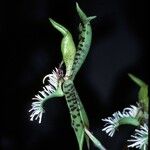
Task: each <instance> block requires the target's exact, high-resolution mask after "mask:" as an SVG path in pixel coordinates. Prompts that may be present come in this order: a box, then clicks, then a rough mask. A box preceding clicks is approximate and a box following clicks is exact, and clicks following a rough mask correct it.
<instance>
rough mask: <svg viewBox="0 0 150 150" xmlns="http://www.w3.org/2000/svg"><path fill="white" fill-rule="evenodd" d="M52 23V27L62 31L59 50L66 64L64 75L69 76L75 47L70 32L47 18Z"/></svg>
mask: <svg viewBox="0 0 150 150" xmlns="http://www.w3.org/2000/svg"><path fill="white" fill-rule="evenodd" d="M49 20H50V22H51V23H52V25H53V27H54V28H56V29H57V30H58V31H59V32H61V33H62V35H63V38H62V41H61V52H62V56H63V61H64V63H65V65H66V75H65V76H66V77H70V76H71V75H72V66H73V62H74V57H75V53H76V47H75V44H74V41H73V38H72V35H71V33H70V32H69V31H68V30H67V29H66V28H65V27H64V26H62V25H60V24H59V23H57V22H56V21H54V20H53V19H51V18H50V19H49Z"/></svg>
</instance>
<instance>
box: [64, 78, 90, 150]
mask: <svg viewBox="0 0 150 150" xmlns="http://www.w3.org/2000/svg"><path fill="white" fill-rule="evenodd" d="M63 92H64V94H65V98H66V102H67V105H68V108H69V111H70V116H71V122H72V127H73V129H74V132H75V134H76V138H77V141H78V145H79V149H80V150H82V149H83V142H84V138H86V141H87V146H88V148H89V138H88V136H86V135H85V130H84V129H85V127H86V128H88V127H89V121H88V118H87V115H86V112H85V109H84V107H83V105H82V103H81V100H80V98H79V96H78V93H77V91H76V89H75V86H74V84H73V81H72V80H66V81H64V84H63Z"/></svg>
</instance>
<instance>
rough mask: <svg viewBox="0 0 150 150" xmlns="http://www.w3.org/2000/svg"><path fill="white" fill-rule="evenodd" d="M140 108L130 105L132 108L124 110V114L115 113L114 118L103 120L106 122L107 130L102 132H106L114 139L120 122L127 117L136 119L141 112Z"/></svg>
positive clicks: (104, 129)
mask: <svg viewBox="0 0 150 150" xmlns="http://www.w3.org/2000/svg"><path fill="white" fill-rule="evenodd" d="M139 109H140V107H136V106H133V105H130V107H127V108H124V109H123V112H122V113H121V112H120V111H117V112H115V113H114V114H113V115H112V117H108V118H105V119H102V121H105V122H106V123H105V125H104V126H105V128H103V129H102V131H105V132H106V133H107V134H108V135H109V136H110V137H112V136H113V135H114V133H115V131H116V129H117V128H118V126H119V125H120V124H119V121H120V120H121V119H122V118H126V117H133V118H134V117H136V115H137V114H138V112H139Z"/></svg>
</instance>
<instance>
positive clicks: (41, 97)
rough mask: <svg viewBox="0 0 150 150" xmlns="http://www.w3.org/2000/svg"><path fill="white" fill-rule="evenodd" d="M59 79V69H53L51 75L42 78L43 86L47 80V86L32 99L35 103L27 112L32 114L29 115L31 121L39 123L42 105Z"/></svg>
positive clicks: (42, 111) (52, 91) (54, 89)
mask: <svg viewBox="0 0 150 150" xmlns="http://www.w3.org/2000/svg"><path fill="white" fill-rule="evenodd" d="M59 77H60V76H59V69H57V68H55V70H53V72H52V74H48V75H46V76H45V77H44V78H43V84H44V83H45V80H46V79H47V78H48V80H47V81H48V84H47V85H46V86H45V87H43V91H39V94H37V95H35V97H34V98H32V99H33V100H36V101H35V102H33V103H32V108H31V109H30V110H29V112H32V113H31V115H30V120H31V121H33V120H34V119H35V120H37V119H39V123H41V120H42V115H43V113H44V109H43V103H44V102H45V101H46V100H47V99H48V98H49V97H50V96H51V95H52V93H54V92H55V91H56V89H57V87H58V80H59Z"/></svg>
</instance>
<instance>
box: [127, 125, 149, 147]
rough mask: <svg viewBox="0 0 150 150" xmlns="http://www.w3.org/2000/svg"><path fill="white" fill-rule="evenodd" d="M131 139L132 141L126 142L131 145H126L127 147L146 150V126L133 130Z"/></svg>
mask: <svg viewBox="0 0 150 150" xmlns="http://www.w3.org/2000/svg"><path fill="white" fill-rule="evenodd" d="M131 137H132V138H133V139H131V140H128V141H129V142H133V143H132V144H130V145H128V147H135V148H138V149H143V150H146V149H147V146H148V126H147V125H146V124H144V125H143V126H142V125H141V126H140V129H139V130H138V129H135V134H134V135H131Z"/></svg>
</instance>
